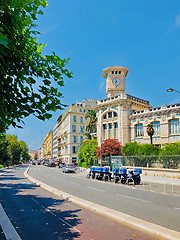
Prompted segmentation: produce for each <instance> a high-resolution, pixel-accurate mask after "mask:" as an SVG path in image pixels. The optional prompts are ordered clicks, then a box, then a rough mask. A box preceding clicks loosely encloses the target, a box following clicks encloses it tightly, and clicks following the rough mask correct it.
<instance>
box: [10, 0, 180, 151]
mask: <svg viewBox="0 0 180 240" xmlns="http://www.w3.org/2000/svg"><path fill="white" fill-rule="evenodd" d="M37 24H38V28H37V30H39V31H40V32H41V35H40V36H39V37H38V41H39V42H42V43H47V47H46V48H45V50H44V54H50V53H52V52H53V51H54V52H56V54H58V55H59V56H60V57H61V58H70V59H71V60H70V62H69V64H68V65H67V68H68V69H69V70H70V71H72V72H73V78H72V79H64V81H65V86H64V87H61V88H60V89H59V90H60V91H61V92H62V93H63V95H64V98H63V99H62V102H63V103H64V104H67V105H70V104H71V103H76V102H77V101H79V102H80V101H83V99H84V98H86V99H90V98H93V99H103V98H106V89H105V88H106V85H105V79H104V78H103V77H102V71H103V69H104V68H106V67H109V66H124V67H127V68H129V73H128V75H127V77H126V90H125V92H126V93H128V94H130V95H133V96H135V97H139V98H142V99H144V100H149V102H150V105H151V106H153V107H156V106H161V105H164V104H167V105H168V104H173V103H179V102H180V94H178V93H176V92H172V93H167V92H166V90H167V89H168V88H170V87H171V88H174V89H177V90H179V91H180V85H179V81H180V1H179V0H173V1H170V0H159V1H157V0H112V1H109V0H91V1H87V0H76V1H75V0H66V1H61V0H58V1H57V0H51V1H50V0H49V5H48V6H47V7H46V8H45V9H44V15H43V16H39V19H38V21H37ZM65 110H66V109H64V110H63V111H57V112H55V113H53V117H52V118H51V119H50V120H47V121H45V122H42V121H40V120H37V119H36V118H35V117H32V116H30V117H28V118H27V119H25V125H24V126H23V129H14V128H10V129H9V130H8V131H7V133H8V134H15V135H17V136H18V140H19V141H20V140H23V141H25V142H26V143H27V145H28V146H29V149H30V150H38V149H39V147H40V146H41V145H42V143H43V140H44V138H45V137H46V135H47V133H48V132H49V131H51V130H52V128H53V127H54V125H55V124H56V121H57V118H58V116H59V115H60V114H62V113H64V112H65Z"/></svg>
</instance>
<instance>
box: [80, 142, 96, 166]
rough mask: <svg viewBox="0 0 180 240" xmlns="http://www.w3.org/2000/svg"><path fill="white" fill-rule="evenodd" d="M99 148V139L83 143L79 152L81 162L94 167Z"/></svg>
mask: <svg viewBox="0 0 180 240" xmlns="http://www.w3.org/2000/svg"><path fill="white" fill-rule="evenodd" d="M97 146H98V142H97V139H92V140H87V141H85V142H83V143H82V144H81V145H80V147H79V151H78V158H79V162H80V163H83V162H85V163H86V165H92V164H93V160H94V159H95V158H96V149H97Z"/></svg>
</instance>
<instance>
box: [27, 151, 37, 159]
mask: <svg viewBox="0 0 180 240" xmlns="http://www.w3.org/2000/svg"><path fill="white" fill-rule="evenodd" d="M28 153H29V155H30V156H31V159H32V160H34V159H35V156H36V157H37V158H38V152H37V151H36V150H30V151H29V152H28Z"/></svg>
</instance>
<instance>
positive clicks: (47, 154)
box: [43, 131, 53, 159]
mask: <svg viewBox="0 0 180 240" xmlns="http://www.w3.org/2000/svg"><path fill="white" fill-rule="evenodd" d="M43 153H44V158H45V159H52V158H53V131H51V132H49V133H48V134H47V136H46V138H45V139H44V142H43Z"/></svg>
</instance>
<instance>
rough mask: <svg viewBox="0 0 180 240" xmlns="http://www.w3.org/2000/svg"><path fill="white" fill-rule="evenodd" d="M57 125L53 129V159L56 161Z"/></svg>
mask: <svg viewBox="0 0 180 240" xmlns="http://www.w3.org/2000/svg"><path fill="white" fill-rule="evenodd" d="M57 145H58V144H57V124H56V125H55V126H54V128H53V159H54V160H55V161H56V160H57V151H58V147H57Z"/></svg>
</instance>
